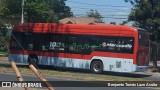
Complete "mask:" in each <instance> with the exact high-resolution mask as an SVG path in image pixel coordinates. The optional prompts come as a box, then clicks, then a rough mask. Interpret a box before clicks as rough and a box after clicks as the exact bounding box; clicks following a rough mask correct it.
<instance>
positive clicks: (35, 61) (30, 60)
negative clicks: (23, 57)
mask: <svg viewBox="0 0 160 90" xmlns="http://www.w3.org/2000/svg"><path fill="white" fill-rule="evenodd" d="M28 63H29V65H30V64H32V65H34V66H35V67H37V66H38V58H37V57H31V56H29V57H28Z"/></svg>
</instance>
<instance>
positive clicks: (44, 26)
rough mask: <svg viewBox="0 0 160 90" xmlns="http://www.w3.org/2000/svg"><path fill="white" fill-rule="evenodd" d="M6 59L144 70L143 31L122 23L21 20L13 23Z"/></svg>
mask: <svg viewBox="0 0 160 90" xmlns="http://www.w3.org/2000/svg"><path fill="white" fill-rule="evenodd" d="M9 60H10V61H11V60H14V61H15V62H19V63H29V64H30V63H35V64H37V65H51V66H58V67H67V68H80V69H91V70H92V71H93V72H95V73H100V72H102V71H114V72H135V71H145V70H147V69H148V64H149V33H148V32H147V30H144V29H140V28H134V27H129V26H122V25H79V24H52V23H25V24H20V25H15V26H14V28H13V31H12V35H11V41H10V49H9Z"/></svg>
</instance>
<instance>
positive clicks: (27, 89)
mask: <svg viewBox="0 0 160 90" xmlns="http://www.w3.org/2000/svg"><path fill="white" fill-rule="evenodd" d="M10 63H11V66H12V68H13V70H14V72H15V73H16V76H17V79H18V80H19V81H20V82H21V83H23V82H24V81H23V78H22V76H21V74H20V72H19V70H18V68H17V66H16V64H15V62H14V61H11V62H10ZM24 88H25V90H30V89H29V88H28V87H24Z"/></svg>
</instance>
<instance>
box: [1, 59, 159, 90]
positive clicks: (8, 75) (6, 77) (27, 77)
mask: <svg viewBox="0 0 160 90" xmlns="http://www.w3.org/2000/svg"><path fill="white" fill-rule="evenodd" d="M7 64H8V63H6V62H0V65H7ZM73 72H74V71H73ZM80 72H81V71H80ZM82 72H83V71H82ZM106 73H107V74H109V75H115V76H124V77H135V78H145V79H150V80H153V81H160V78H159V77H160V74H159V73H154V74H151V73H150V74H144V73H139V74H137V73H135V74H133V73H131V74H129V73H128V74H126V73H114V72H106ZM106 73H104V74H106ZM22 76H23V78H24V80H25V81H39V79H38V78H37V77H35V76H34V75H22ZM45 77H46V78H47V79H48V80H49V81H73V79H66V78H58V77H51V76H45ZM0 81H17V78H16V76H15V74H14V73H0ZM55 89H56V90H158V89H160V88H152V87H151V88H144V87H56V88H55ZM0 90H24V89H23V88H0ZM32 90H47V89H46V88H34V89H32Z"/></svg>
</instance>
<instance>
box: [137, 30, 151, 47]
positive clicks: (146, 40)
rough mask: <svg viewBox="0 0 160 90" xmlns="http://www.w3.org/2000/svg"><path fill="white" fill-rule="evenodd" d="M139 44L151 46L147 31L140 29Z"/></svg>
mask: <svg viewBox="0 0 160 90" xmlns="http://www.w3.org/2000/svg"><path fill="white" fill-rule="evenodd" d="M139 45H140V46H147V47H148V46H149V35H148V33H147V32H146V31H142V30H139Z"/></svg>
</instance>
